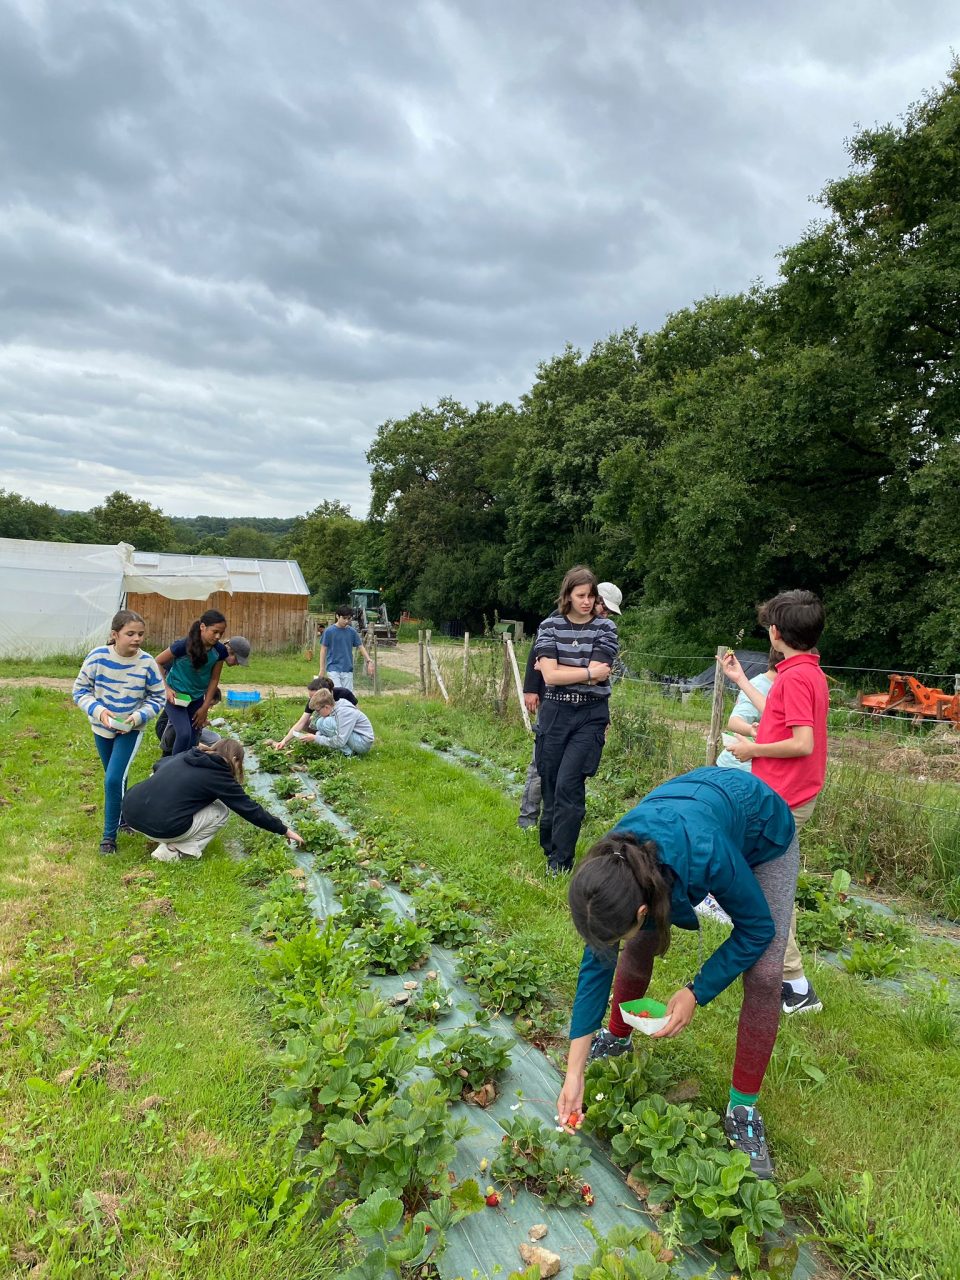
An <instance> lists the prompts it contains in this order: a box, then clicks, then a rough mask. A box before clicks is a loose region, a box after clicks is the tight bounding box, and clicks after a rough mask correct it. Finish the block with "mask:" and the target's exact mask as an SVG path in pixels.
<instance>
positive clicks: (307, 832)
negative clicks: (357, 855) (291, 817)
mask: <svg viewBox="0 0 960 1280" xmlns="http://www.w3.org/2000/svg"><path fill="white" fill-rule="evenodd" d="M298 830H299V832H300V835H302V836H303V847H304V848H305V849H306V850H307V852H308V853H312V854H315V855H317V856H318V857H319V856H320V855H321V854H325V853H329V852H330V851H331V850H334V849H335V850H337V851H338V853H339V852H342V851H343V850H345V849H349V850H350V851H351V853H352V852H353V846H352V845H351V844H350V842H349V841H348V840H347V839H346V838H345V837H344V835H343V834H342V833H341V832H340V831H338V829H337V828H336V827H335V826H334V825H333V823H332V822H302V823H301V824H300V827H299V828H298Z"/></svg>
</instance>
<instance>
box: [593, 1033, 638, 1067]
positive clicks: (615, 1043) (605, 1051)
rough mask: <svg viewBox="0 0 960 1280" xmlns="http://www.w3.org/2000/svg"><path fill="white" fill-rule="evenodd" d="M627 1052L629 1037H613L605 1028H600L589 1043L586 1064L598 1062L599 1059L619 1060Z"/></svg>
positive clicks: (628, 1049) (628, 1050)
mask: <svg viewBox="0 0 960 1280" xmlns="http://www.w3.org/2000/svg"><path fill="white" fill-rule="evenodd" d="M629 1052H630V1037H629V1036H615V1035H614V1034H613V1032H612V1031H608V1030H607V1028H606V1027H601V1028H600V1030H599V1031H598V1032H597V1034H596V1035H595V1036H594V1037H593V1040H592V1041H591V1042H590V1052H589V1053H588V1054H587V1062H599V1061H600V1059H601V1058H619V1057H620V1056H621V1054H624V1053H629Z"/></svg>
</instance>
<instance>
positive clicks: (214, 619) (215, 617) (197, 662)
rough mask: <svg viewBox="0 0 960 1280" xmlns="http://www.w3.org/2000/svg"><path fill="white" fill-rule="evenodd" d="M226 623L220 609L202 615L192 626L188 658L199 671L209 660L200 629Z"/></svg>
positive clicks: (189, 634)
mask: <svg viewBox="0 0 960 1280" xmlns="http://www.w3.org/2000/svg"><path fill="white" fill-rule="evenodd" d="M226 621H227V620H226V618H225V617H224V616H223V614H222V613H221V612H220V610H219V609H208V610H207V612H206V613H201V615H200V617H199V618H198V619H197V620H196V622H194V623H193V624H192V625H191V627H190V630H189V631H188V632H187V657H188V658H189V659H190V661H191V662H192V663H193V665H194V667H195V669H196V670H197V671H199V670H200V668H201V667H202V666H203V664H204V663H205V662H206V660H207V651H206V649H205V648H204V647H203V641H202V640H201V639H200V628H201V627H215V626H216V625H217V623H219V622H223V623H225V622H226Z"/></svg>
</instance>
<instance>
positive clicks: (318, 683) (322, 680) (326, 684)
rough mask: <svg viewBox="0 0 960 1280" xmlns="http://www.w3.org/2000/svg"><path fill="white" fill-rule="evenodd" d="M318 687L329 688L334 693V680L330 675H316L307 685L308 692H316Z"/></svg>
mask: <svg viewBox="0 0 960 1280" xmlns="http://www.w3.org/2000/svg"><path fill="white" fill-rule="evenodd" d="M318 689H329V690H330V692H331V693H333V681H332V680H331V679H330V677H329V676H314V677H313V679H312V680H311V681H310V683H309V684H308V685H307V692H308V693H316V692H317V690H318Z"/></svg>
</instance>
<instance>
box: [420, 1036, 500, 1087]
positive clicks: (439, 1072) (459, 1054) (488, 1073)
mask: <svg viewBox="0 0 960 1280" xmlns="http://www.w3.org/2000/svg"><path fill="white" fill-rule="evenodd" d="M439 1042H440V1048H439V1049H438V1050H437V1051H436V1052H435V1053H434V1054H432V1055H431V1056H430V1057H429V1058H428V1059H427V1066H428V1067H429V1068H430V1070H431V1071H432V1072H433V1074H434V1075H435V1076H436V1077H437V1079H438V1080H439V1081H440V1082H441V1083H442V1084H443V1085H444V1087H445V1088H446V1089H447V1091H448V1093H449V1095H450V1097H451V1098H458V1097H459V1096H460V1095H461V1094H462V1093H464V1092H467V1091H470V1092H476V1091H477V1090H478V1089H482V1088H483V1086H484V1085H485V1084H487V1083H488V1081H494V1080H497V1079H498V1078H499V1077H500V1076H501V1075H503V1073H504V1072H505V1071H506V1070H507V1068H508V1067H509V1066H510V1041H509V1040H506V1039H504V1038H502V1037H500V1036H485V1035H481V1034H480V1033H479V1032H478V1031H476V1030H475V1029H474V1028H473V1027H459V1028H458V1029H457V1030H456V1031H451V1032H450V1033H449V1034H447V1035H443V1036H440V1038H439Z"/></svg>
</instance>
